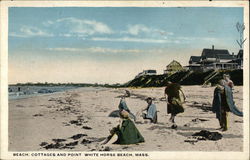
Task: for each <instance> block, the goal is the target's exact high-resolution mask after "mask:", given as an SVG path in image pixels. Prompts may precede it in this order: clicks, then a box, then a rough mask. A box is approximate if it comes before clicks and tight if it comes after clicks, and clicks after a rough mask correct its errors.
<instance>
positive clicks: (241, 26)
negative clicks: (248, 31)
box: [236, 22, 246, 49]
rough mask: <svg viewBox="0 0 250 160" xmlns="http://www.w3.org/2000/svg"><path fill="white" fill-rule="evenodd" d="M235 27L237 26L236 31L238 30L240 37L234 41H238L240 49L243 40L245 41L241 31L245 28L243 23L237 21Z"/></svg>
mask: <svg viewBox="0 0 250 160" xmlns="http://www.w3.org/2000/svg"><path fill="white" fill-rule="evenodd" d="M236 28H237V31H238V32H239V34H240V39H239V40H236V42H237V43H238V45H239V46H240V49H242V47H243V44H244V42H245V41H246V38H245V39H244V35H243V33H244V30H245V25H244V23H242V24H241V23H239V22H238V23H237V24H236Z"/></svg>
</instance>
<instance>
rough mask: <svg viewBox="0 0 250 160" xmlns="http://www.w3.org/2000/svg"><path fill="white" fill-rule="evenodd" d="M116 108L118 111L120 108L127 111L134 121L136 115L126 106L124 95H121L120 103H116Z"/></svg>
mask: <svg viewBox="0 0 250 160" xmlns="http://www.w3.org/2000/svg"><path fill="white" fill-rule="evenodd" d="M118 108H119V112H121V111H122V110H125V111H127V112H128V113H129V116H131V117H132V118H133V119H134V121H136V116H135V115H134V114H133V113H132V112H131V111H130V109H129V108H128V106H127V104H126V101H125V97H124V96H123V97H121V100H120V103H119V105H118Z"/></svg>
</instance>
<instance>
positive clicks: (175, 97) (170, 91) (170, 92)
mask: <svg viewBox="0 0 250 160" xmlns="http://www.w3.org/2000/svg"><path fill="white" fill-rule="evenodd" d="M164 93H165V97H166V100H167V113H168V114H171V117H170V119H169V121H170V122H172V123H173V125H172V128H177V125H176V124H175V116H176V115H177V114H179V113H183V112H184V108H183V103H184V102H185V99H186V97H185V95H184V93H183V91H182V90H181V86H180V85H179V84H178V83H172V82H169V81H168V82H167V86H166V88H165V92H164Z"/></svg>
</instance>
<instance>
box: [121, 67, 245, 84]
mask: <svg viewBox="0 0 250 160" xmlns="http://www.w3.org/2000/svg"><path fill="white" fill-rule="evenodd" d="M224 73H226V74H230V76H231V79H232V80H233V82H234V84H235V85H243V70H220V71H213V70H210V71H207V72H191V71H181V72H177V73H175V74H173V75H170V76H167V75H151V76H149V75H147V76H141V77H138V78H136V79H133V80H131V81H130V82H128V83H126V84H125V85H124V86H125V87H162V86H165V85H166V82H167V81H171V82H177V83H180V84H181V85H203V84H204V83H205V82H206V83H207V84H208V83H211V84H212V85H215V84H216V83H217V82H218V81H219V80H220V79H222V77H223V74H224Z"/></svg>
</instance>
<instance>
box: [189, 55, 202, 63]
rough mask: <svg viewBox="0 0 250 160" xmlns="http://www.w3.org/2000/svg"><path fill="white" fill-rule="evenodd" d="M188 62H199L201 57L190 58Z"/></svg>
mask: <svg viewBox="0 0 250 160" xmlns="http://www.w3.org/2000/svg"><path fill="white" fill-rule="evenodd" d="M189 61H192V62H200V61H201V56H191V57H190V60H189Z"/></svg>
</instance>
